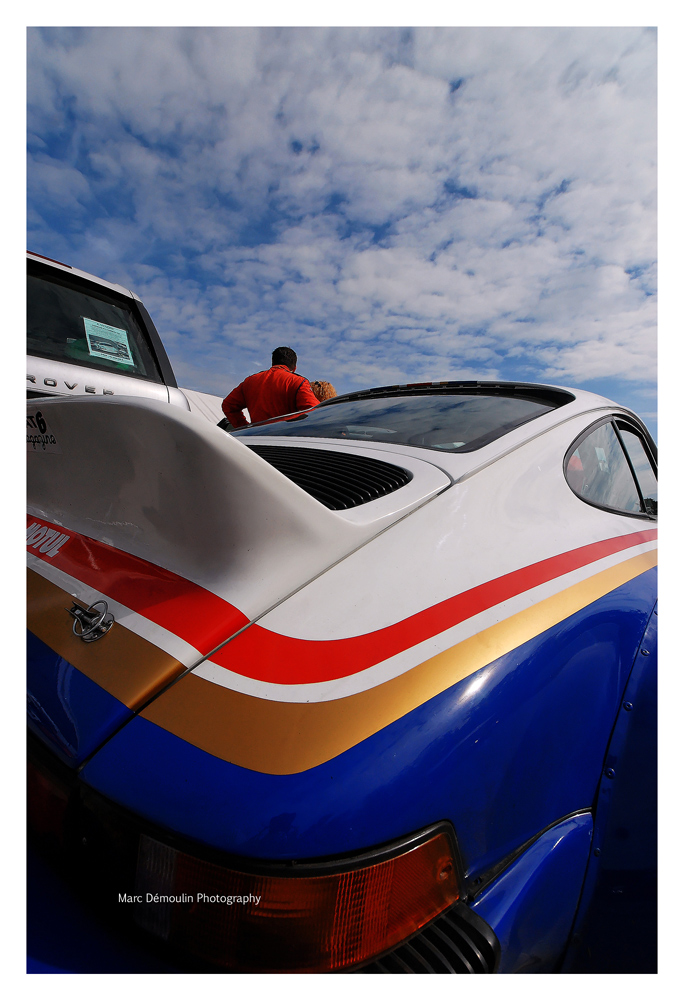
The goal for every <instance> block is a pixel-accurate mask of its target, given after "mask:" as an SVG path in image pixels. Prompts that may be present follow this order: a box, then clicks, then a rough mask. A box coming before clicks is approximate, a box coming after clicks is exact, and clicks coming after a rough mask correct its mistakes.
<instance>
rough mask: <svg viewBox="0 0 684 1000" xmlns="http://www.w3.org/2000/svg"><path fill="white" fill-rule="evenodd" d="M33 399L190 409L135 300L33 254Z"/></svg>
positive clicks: (127, 293)
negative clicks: (122, 399) (134, 400)
mask: <svg viewBox="0 0 684 1000" xmlns="http://www.w3.org/2000/svg"><path fill="white" fill-rule="evenodd" d="M26 258H27V272H28V273H27V299H28V303H27V320H28V322H27V327H28V330H27V333H28V345H27V368H26V389H27V395H28V398H29V399H35V398H37V397H40V396H80V395H86V394H90V395H97V396H101V395H105V396H113V395H117V396H146V397H148V398H152V399H158V400H160V401H161V402H165V403H166V402H168V403H174V404H175V405H176V406H181V407H182V408H183V409H186V410H188V409H190V407H189V404H188V401H187V399H186V398H185V396H184V395H183V393H182V392H181V390H180V389H179V388H178V386H177V383H176V379H175V376H174V374H173V370H172V368H171V365H170V363H169V359H168V356H167V354H166V351H165V350H164V346H163V344H162V342H161V340H160V338H159V334H158V333H157V331H156V330H155V328H154V324H153V323H152V320H151V319H150V316H149V313H148V312H147V310H146V309H145V307H144V305H143V304H142V302H141V301H140V299H139V298H138V296H137V295H136V294H135V293H134V292H130V291H129V290H128V289H126V288H122V287H121V285H112V284H110V282H108V281H104V280H103V279H102V278H96V277H94V275H92V274H86V272H85V271H79V270H77V269H76V268H75V267H70V266H69V265H68V264H62V263H60V262H59V261H55V260H51V259H50V258H48V257H42V256H41V255H40V254H35V253H30V252H29V253H27V254H26Z"/></svg>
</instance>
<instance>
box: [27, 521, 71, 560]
mask: <svg viewBox="0 0 684 1000" xmlns="http://www.w3.org/2000/svg"><path fill="white" fill-rule="evenodd" d="M70 538H71V535H67V534H65V533H64V532H62V531H59V530H58V529H56V528H48V526H47V524H41V523H40V521H34V522H33V524H30V525H29V526H28V528H27V529H26V545H27V547H28V548H31V549H37V550H38V552H40V553H41V555H44V556H49V557H50V558H52V556H54V554H55V552H57V550H58V549H61V547H62V546H63V545H64V543H65V542H67V541H68V540H69V539H70Z"/></svg>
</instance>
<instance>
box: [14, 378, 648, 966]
mask: <svg viewBox="0 0 684 1000" xmlns="http://www.w3.org/2000/svg"><path fill="white" fill-rule="evenodd" d="M36 405H37V404H36V403H34V404H33V407H32V408H31V407H29V412H30V414H32V415H33V416H34V418H35V412H34V411H35V409H36ZM84 405H86V406H88V411H87V413H88V419H87V421H84V420H83V416H84V412H85V411H83V409H82V408H83V406H84ZM40 409H41V419H42V420H43V422H44V423H45V426H46V434H50V435H51V438H52V439H54V442H55V447H57V448H58V449H59V452H56V451H54V450H53V452H48V451H42V450H37V451H36V452H35V453H34V454H31V455H30V456H29V458H30V462H29V467H30V488H29V514H28V532H29V534H28V536H27V546H28V561H29V576H30V583H29V595H30V596H29V628H30V632H29V687H30V700H29V728H30V732H31V740H30V756H31V771H30V774H31V778H30V788H31V795H30V813H31V817H32V825H33V828H34V829H35V830H36V831H37V833H38V834H40V836H41V837H42V842H43V843H44V844H46V845H50V844H52V846H53V848H54V849H55V850H59V851H62V852H64V851H66V852H67V856H68V858H69V861H68V866H69V869H70V871H71V873H72V875H73V877H74V878H78V877H80V878H84V879H86V880H87V881H88V882H89V884H94V883H97V884H98V885H101V886H109V889H106V888H103V889H102V896H103V898H105V899H108V900H109V902H110V904H111V909H112V910H113V911H114V912H115V913H116V914H118V916H119V918H120V919H122V920H128V921H131V922H132V923H133V925H134V926H135V927H137V928H138V931H139V933H140V934H141V935H142V936H143V939H144V936H145V935H148V936H150V937H151V938H153V939H154V940H156V941H157V942H162V943H165V945H166V946H168V947H169V948H170V949H171V951H170V952H169V954H172V955H173V956H174V961H178V962H182V963H185V964H183V966H182V967H183V968H200V969H205V970H209V971H211V970H221V969H226V970H231V971H247V972H259V971H267V972H298V971H307V972H334V971H345V972H349V971H356V970H361V971H364V972H386V973H387V972H389V973H407V972H414V973H415V972H419V973H420V972H430V971H431V972H447V973H449V972H457V973H464V972H466V973H467V972H470V973H472V972H478V973H481V972H485V973H491V972H500V973H508V972H552V971H556V972H557V971H625V970H628V969H629V960H630V959H629V956H628V957H625V953H623V954H622V955H615V954H613V955H612V957H611V958H610V961H612V962H613V963H614V964H613V967H611V968H608V969H597V968H596V966H595V964H594V965H593V966H592V964H591V963H592V962H594V963H595V962H596V961H597V959H596V956H597V955H601V956H603V957H604V958H605V956H606V955H607V954H608V950H607V949H605V948H598V949H597V948H596V946H595V945H596V934H597V933H598V932H597V930H596V928H597V927H603V928H605V920H604V919H603V916H602V913H603V911H602V910H601V909H600V907H601V905H603V903H602V900H604V898H605V894H606V893H610V892H612V888H611V886H613V885H614V884H615V883H614V881H611V879H615V878H617V877H618V875H615V873H616V872H618V874H619V877H620V878H621V879H623V882H621V883H620V884H623V883H624V879H625V878H629V872H630V870H631V869H630V866H632V867H633V868H634V869H635V870H636V869H639V870H640V871H641V872H644V871H650V868H651V867H652V866H653V865H654V861H653V858H651V857H650V855H649V854H648V851H649V850H651V848H652V847H653V842H652V827H651V824H652V814H651V810H650V808H648V806H647V804H648V803H649V801H650V799H649V796H652V795H653V794H654V793H653V788H654V780H653V760H654V757H653V753H654V751H653V747H654V742H653V731H654V727H653V707H652V706H653V704H654V702H653V697H652V695H653V691H654V684H655V681H654V678H655V673H654V671H655V660H656V656H655V653H656V645H655V620H656V619H655V617H654V606H655V598H656V591H655V574H656V525H655V512H656V509H657V506H656V505H657V498H656V494H655V447H654V445H653V442H652V440H651V438H650V436H649V434H648V432H647V430H646V429H645V427H644V426H643V424H642V423H641V422H640V420H639V419H638V418H637V417H636V416H635V415H634V414H633V413H631V412H630V411H628V410H625V409H624V408H622V407H620V406H617V405H616V404H614V403H612V402H610V401H609V400H606V399H604V398H603V397H599V396H595V395H593V394H590V393H585V392H580V391H574V390H573V391H570V390H567V389H562V388H556V387H550V386H538V385H526V384H518V383H516V384H513V383H503V382H502V383H494V382H490V383H487V382H481V383H480V382H474V383H473V382H470V383H457V382H446V383H438V384H432V383H429V384H425V385H413V386H389V387H384V388H380V389H374V390H367V391H364V392H358V393H351V394H348V395H347V396H338V397H336V398H335V399H332V400H329V401H326V402H325V403H322V404H320V405H319V406H318V407H316V408H315V409H312V410H310V411H306V412H304V413H299V414H297V415H288V416H286V417H284V418H277V419H274V420H271V421H265V422H264V423H262V424H259V425H252V426H250V427H248V428H244V429H241V430H239V431H236V432H233V433H229V434H226V433H225V432H224V431H223V430H221V429H220V428H217V427H212V426H210V425H209V424H207V423H206V422H203V421H202V420H200V419H199V418H197V417H195V416H193V415H192V414H187V413H184V412H183V411H181V410H180V409H178V408H175V407H163V406H160V405H159V404H158V403H155V402H154V401H150V400H144V399H140V400H138V401H135V400H130V399H127V400H123V399H117V397H116V396H113V397H109V398H107V399H102V398H97V399H95V398H93V399H91V400H89V401H86V400H79V399H69V400H45V401H42V400H41V407H40ZM103 434H106V435H107V441H108V448H107V454H106V456H105V455H103V454H102V452H101V450H100V449H99V448H98V447H97V442H99V441H100V440H101V437H102V435H103ZM152 442H153V446H152V444H151V443H152ZM51 447H52V446H51ZM84 456H85V458H84ZM200 483H201V484H202V485H201V488H199V487H198V484H200ZM62 536H66V537H64V538H62ZM60 539H61V540H60ZM55 546H57V547H56V548H55ZM74 605H76V607H74ZM78 607H80V608H81V611H78ZM68 608H71V609H72V610H71V612H69V611H67V610H65V609H68ZM107 614H111V615H112V616H113V620H114V621H113V624H111V627H108V629H107V631H106V634H102V635H101V636H100V635H99V634H97V635H96V631H95V630H96V627H99V626H98V622H100V619H101V620H102V623H103V627H104V623H105V622H107V623H108V619H106V615H107ZM74 616H75V617H79V618H80V620H81V621H82V622H85V623H86V625H87V629H86V631H87V633H88V636H90V638H91V641H88V642H84V641H83V639H82V638H79V636H78V635H77V634H75V633H74V630H73V621H74ZM83 627H84V628H85V626H83ZM91 631H92V635H91ZM642 654H648V655H642ZM637 802H638V808H637V805H636V803H637ZM617 829H620V830H623V831H626V832H627V838H628V840H629V838H631V840H630V841H629V842H630V843H638V844H639V845H641V846H640V850H641V852H642V853H641V855H640V856H639V858H638V859H635V857H634V854H631V855H630V853H629V850H628V846H629V845H628V844H627V841H625V838H624V837H623V839H622V840H620V838H619V837H617V834H616V833H615V831H616V830H617ZM616 837H617V839H616ZM649 838H651V839H649ZM644 850H646V854H644V853H643V852H644ZM639 884H640V886H642V890H643V883H639ZM611 898H612V897H611ZM645 898H646V896H645V895H644V892H643V891H642V895H641V896H640V901H639V905H640V906H641V907H642V908H643V906H644V899H645ZM122 899H123V901H122ZM615 912H616V911H615V909H614V908H613V910H612V911H611V913H613V917H612V918H611V919H613V920H614V919H617V918H616V917H615ZM642 915H643V909H642ZM639 931H640V934H641V938H640V941H641V944H642V945H643V941H644V940H646V938H647V937H648V934H649V933H650V931H649V925H648V922H647V921H645V920H644V919H642V920H641V921H640V924H639ZM622 940H623V944H624V943H625V942H626V941H627V939H626V938H624V937H623V939H622ZM592 956H594V957H592ZM606 960H608V959H606ZM621 963H622V964H621ZM625 963H627V964H625ZM637 971H653V970H652V969H647V970H645V969H641V970H637Z"/></svg>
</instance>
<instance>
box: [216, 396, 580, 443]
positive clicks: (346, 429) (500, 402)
mask: <svg viewBox="0 0 684 1000" xmlns="http://www.w3.org/2000/svg"><path fill="white" fill-rule="evenodd" d="M569 398H571V397H569ZM557 405H558V403H554V402H551V401H549V400H546V401H542V400H537V399H528V398H524V397H521V396H512V395H511V396H506V395H501V394H497V395H491V396H488V395H483V394H481V393H480V394H467V393H435V394H433V395H430V394H416V395H406V394H403V395H396V396H382V397H379V398H377V397H376V398H368V397H366V398H363V399H350V400H340V401H339V402H337V403H326V404H325V405H323V406H318V407H315V408H314V409H312V410H307V411H306V412H304V413H296V414H294V415H292V416H287V417H283V418H280V419H278V420H273V421H269V422H268V423H261V424H259V425H256V426H254V427H245V428H240V429H239V430H238V431H235V432H234V433H235V434H236V435H237V436H239V437H250V436H256V435H262V436H263V435H268V436H269V437H271V436H277V437H281V436H282V437H311V438H341V439H344V440H348V441H382V442H385V443H388V444H400V445H410V446H411V447H413V448H430V449H434V450H437V451H442V452H467V451H475V450H476V449H478V448H482V447H483V446H484V445H486V444H489V443H490V442H491V441H495V440H496V438H498V437H501V436H502V435H503V434H506V433H508V431H511V430H513V429H514V428H515V427H519V426H520V425H521V424H524V423H526V422H527V421H528V420H532V419H534V417H539V416H541V414H542V413H547V412H548V411H549V410H553V409H555V407H556V406H557Z"/></svg>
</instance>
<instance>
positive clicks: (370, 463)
mask: <svg viewBox="0 0 684 1000" xmlns="http://www.w3.org/2000/svg"><path fill="white" fill-rule="evenodd" d="M247 447H248V448H251V450H252V451H255V452H256V453H257V455H259V456H260V457H261V458H263V459H264V460H265V461H266V462H268V463H269V464H270V465H272V466H273V467H274V468H275V469H277V470H278V472H282V474H283V475H284V476H287V478H288V479H291V480H292V482H293V483H296V484H297V486H299V487H301V489H303V490H305V491H306V492H307V493H308V494H309V495H310V496H312V497H314V499H316V500H318V501H319V503H322V504H324V505H325V506H326V507H328V508H330V510H348V509H349V508H350V507H359V506H361V504H364V503H369V502H370V501H371V500H377V499H378V497H384V496H387V494H388V493H394V491H395V490H398V489H400V488H401V487H402V486H406V484H407V483H408V482H410V481H411V479H412V478H413V477H412V475H411V473H410V472H407V471H406V469H401V468H399V466H397V465H390V464H389V462H381V461H379V460H378V459H377V458H366V457H365V456H362V455H351V454H346V453H345V452H341V451H326V450H324V449H321V448H288V447H287V446H285V447H283V446H281V445H271V444H250V445H247Z"/></svg>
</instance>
